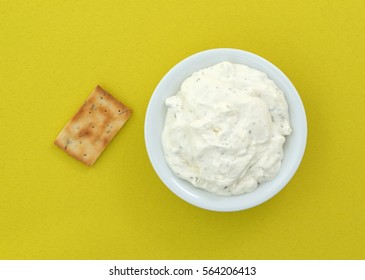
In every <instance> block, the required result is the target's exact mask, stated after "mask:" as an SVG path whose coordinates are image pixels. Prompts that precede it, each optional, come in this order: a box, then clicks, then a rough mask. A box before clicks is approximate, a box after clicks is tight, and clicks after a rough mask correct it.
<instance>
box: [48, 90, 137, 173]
mask: <svg viewBox="0 0 365 280" xmlns="http://www.w3.org/2000/svg"><path fill="white" fill-rule="evenodd" d="M131 113H132V110H131V109H130V108H128V107H127V106H125V105H124V104H123V103H122V102H120V101H118V100H117V99H115V98H114V97H113V96H112V95H111V94H110V93H108V92H106V91H105V90H104V89H102V88H101V87H100V86H97V87H96V88H95V89H94V90H93V92H92V93H91V94H90V96H89V97H88V98H87V99H86V101H85V103H84V104H83V105H82V106H81V108H80V109H79V111H78V112H77V113H76V114H75V115H74V116H73V118H72V119H71V120H70V121H69V122H68V123H67V124H66V125H65V127H64V128H63V129H62V131H61V132H60V134H59V135H58V136H57V138H56V140H55V141H54V143H55V144H56V145H57V146H58V147H60V148H61V149H62V150H64V151H65V152H66V153H68V154H69V155H70V156H72V157H74V158H75V159H77V160H79V161H81V162H83V163H85V164H86V165H88V166H91V165H93V164H94V163H95V161H96V160H97V159H98V157H99V156H100V155H101V153H102V152H103V151H104V149H105V148H106V147H107V146H108V144H109V143H110V141H112V139H113V137H114V136H115V135H116V134H117V133H118V131H119V130H120V129H121V128H122V126H123V125H124V124H125V122H126V121H127V120H128V119H129V117H130V116H131Z"/></svg>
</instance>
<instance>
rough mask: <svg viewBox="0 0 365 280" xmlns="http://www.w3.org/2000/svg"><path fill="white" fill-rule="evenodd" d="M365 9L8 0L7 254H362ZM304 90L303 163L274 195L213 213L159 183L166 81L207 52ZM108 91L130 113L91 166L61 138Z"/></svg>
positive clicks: (1, 201)
mask: <svg viewBox="0 0 365 280" xmlns="http://www.w3.org/2000/svg"><path fill="white" fill-rule="evenodd" d="M364 18H365V2H364V1H354V0H352V1H281V0H276V1H257V0H253V1H216V0H214V1H190V0H184V1H138V0H137V1H83V0H82V1H39V0H34V1H19V0H14V1H6V0H0V86H1V87H0V119H1V125H0V133H1V137H0V258H1V259H364V258H365V238H364V237H365V170H364V167H365V164H364V156H365V153H364V151H365V148H364V134H365V133H364V121H365V117H364V105H365V92H364V88H365V70H364V69H365V20H364ZM221 47H230V48H238V49H242V50H247V51H250V52H253V53H256V54H258V55H260V56H263V57H264V58H266V59H268V60H270V61H271V62H272V63H274V64H275V65H277V66H278V67H279V68H280V69H281V70H282V71H283V72H284V73H285V74H286V75H287V76H288V77H289V78H290V79H291V81H292V82H293V84H294V85H295V86H296V88H297V90H298V91H299V93H300V96H301V98H302V100H303V103H304V106H305V109H306V113H307V118H308V133H309V134H308V143H307V150H306V153H305V156H304V159H303V162H302V164H301V166H300V168H299V170H298V172H297V173H296V175H295V177H294V178H293V179H292V180H291V182H290V183H289V184H288V185H287V186H286V188H284V190H283V191H282V192H280V193H279V194H278V195H277V196H276V197H274V198H273V199H271V200H270V201H268V202H267V203H264V204H262V205H260V206H258V207H255V208H253V209H250V210H246V211H241V212H234V213H217V212H211V211H206V210H202V209H199V208H196V207H194V206H191V205H189V204H188V203H186V202H184V201H182V200H181V199H179V198H178V197H176V196H175V195H174V194H173V193H172V192H170V191H169V189H168V188H166V187H165V186H164V184H163V183H162V182H161V181H160V180H159V178H158V177H157V175H156V174H155V172H154V170H153V169H152V166H151V164H150V162H149V159H148V156H147V153H146V150H145V145H144V134H143V125H144V116H145V112H146V108H147V105H148V102H149V99H150V97H151V94H152V92H153V90H154V88H155V87H156V85H157V84H158V82H159V80H160V79H161V78H162V77H163V75H164V74H165V73H166V72H167V71H168V70H169V69H170V68H171V67H172V66H173V65H175V64H176V63H178V62H179V61H180V60H182V59H183V58H185V57H187V56H189V55H191V54H193V53H196V52H199V51H202V50H206V49H211V48H221ZM97 84H100V85H101V86H102V87H104V88H105V89H106V90H108V91H110V92H111V93H112V94H113V95H114V96H115V97H117V98H118V99H120V100H122V101H123V102H125V103H126V104H127V105H128V106H130V107H132V108H133V110H134V113H133V116H132V118H131V119H130V120H129V121H128V123H127V124H126V125H125V127H123V129H122V130H121V132H120V133H119V134H118V135H117V137H116V138H115V139H114V140H113V142H112V143H111V145H110V146H109V147H108V148H107V150H106V151H105V152H104V153H103V154H102V156H101V157H100V158H99V160H98V161H97V162H96V164H95V166H94V167H92V168H89V167H86V166H85V165H83V164H82V163H80V162H78V161H76V160H74V159H73V158H71V157H69V156H67V155H66V154H65V153H64V152H62V151H61V150H60V149H59V148H57V147H56V146H55V145H54V144H53V140H54V139H55V137H56V136H57V134H58V133H59V131H60V130H61V129H62V127H63V126H64V125H65V123H66V122H67V121H68V120H69V118H70V117H71V116H72V115H73V114H74V113H75V112H76V110H77V109H78V108H79V106H80V105H81V104H82V102H83V101H84V99H85V98H86V97H87V96H88V94H89V93H90V92H91V90H92V89H93V88H94V87H95V86H96V85H97Z"/></svg>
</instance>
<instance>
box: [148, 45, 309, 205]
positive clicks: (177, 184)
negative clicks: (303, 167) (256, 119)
mask: <svg viewBox="0 0 365 280" xmlns="http://www.w3.org/2000/svg"><path fill="white" fill-rule="evenodd" d="M220 56H222V57H227V59H217V62H208V61H210V60H209V59H208V58H210V57H214V58H215V57H220ZM230 57H231V58H232V59H230ZM237 57H239V58H242V59H243V60H245V61H246V63H242V64H246V65H248V66H250V67H253V68H256V69H258V68H260V67H268V68H267V69H270V71H269V72H270V73H268V72H267V71H268V70H267V69H266V71H264V70H261V69H259V70H260V71H262V72H264V73H266V74H267V75H268V76H269V78H270V79H272V80H274V82H275V83H278V81H281V82H282V83H283V84H285V90H284V89H283V88H282V87H279V88H280V89H281V90H282V91H283V92H284V94H285V97H286V99H287V102H288V107H289V109H290V107H291V106H293V104H294V105H295V106H296V112H295V113H296V114H298V115H299V119H298V121H299V122H300V123H301V126H300V128H301V129H300V135H299V136H298V137H299V138H298V137H297V138H298V139H297V141H299V142H298V143H297V149H295V152H296V154H295V157H294V161H293V162H292V163H291V164H290V165H289V166H288V167H287V170H286V176H285V177H283V178H280V180H278V181H277V182H276V183H277V184H276V185H275V186H274V187H272V188H266V190H264V191H261V193H263V195H261V196H260V195H252V194H254V193H255V192H257V190H258V189H259V188H260V187H261V188H262V186H261V185H260V186H259V187H258V188H257V189H256V190H255V191H253V192H251V193H245V194H242V195H237V196H229V197H224V196H223V197H222V196H217V195H215V194H211V193H208V192H207V191H205V190H200V189H198V188H196V187H192V188H193V189H192V190H193V192H195V191H197V192H199V193H202V195H203V196H207V197H209V198H210V199H212V201H213V202H212V203H210V200H208V203H207V201H206V200H203V199H202V198H201V197H199V195H198V196H197V195H196V194H194V193H192V192H191V191H188V190H186V188H185V187H184V185H186V184H190V183H189V182H187V181H184V180H182V179H180V178H178V177H177V176H176V175H175V174H174V173H173V174H172V175H173V178H171V172H172V171H171V170H170V171H169V173H170V177H169V178H167V176H166V174H165V173H164V171H163V170H162V169H163V168H161V166H160V165H159V161H161V160H162V161H163V162H165V167H166V165H167V164H166V161H165V158H164V155H163V154H162V159H159V158H157V157H156V156H155V154H154V150H155V146H154V145H155V143H154V144H152V142H151V141H150V140H151V139H150V138H149V137H150V136H151V135H152V134H153V129H152V128H151V124H153V123H154V122H153V117H154V116H153V110H154V106H155V105H156V102H160V101H159V95H158V93H160V91H161V90H163V88H164V87H165V86H166V83H168V82H169V79H170V77H173V76H174V75H175V76H176V75H179V74H180V73H181V71H182V70H184V69H185V68H186V67H187V66H189V64H190V63H191V62H193V63H194V61H198V62H200V63H203V64H204V63H205V62H206V63H205V64H206V65H207V66H206V67H208V66H210V65H213V64H215V63H218V62H219V61H224V60H227V61H231V62H233V63H236V62H234V61H232V60H236V58H237ZM233 58H234V59H233ZM252 63H253V64H255V63H256V64H257V65H260V67H255V66H252V65H251V64H252ZM202 68H205V67H199V68H197V69H196V70H195V71H197V70H199V69H202ZM192 73H193V72H189V73H185V74H186V75H185V76H184V77H182V78H180V80H181V79H182V80H185V78H187V77H188V76H190V75H191V74H192ZM180 76H181V75H180ZM180 85H181V83H180V84H179V86H180ZM174 92H176V91H174ZM288 96H290V98H291V100H292V101H291V103H290V102H289V101H288ZM293 102H294V103H293ZM164 119H165V118H164V117H163V123H164ZM291 125H292V127H293V123H292V119H291ZM307 129H308V128H307V118H306V113H305V109H304V106H303V102H302V100H301V98H300V96H299V93H298V91H297V90H296V88H295V87H294V85H293V84H292V83H291V81H290V80H289V78H288V77H287V76H286V75H285V74H284V73H283V72H282V71H281V70H280V69H279V68H278V67H276V66H275V65H274V64H272V63H271V62H269V61H268V60H266V59H264V58H263V57H261V56H258V55H256V54H254V53H251V52H248V51H244V50H239V49H233V48H216V49H208V50H204V51H200V52H198V53H195V54H193V55H190V56H188V57H186V58H185V59H183V60H181V61H180V62H178V63H177V64H176V65H174V66H173V67H172V68H171V69H170V70H169V71H168V72H167V73H166V74H165V75H164V76H163V78H162V79H161V80H160V81H159V83H158V84H157V86H156V88H155V90H154V91H153V93H152V96H151V98H150V100H149V103H148V106H147V110H146V114H145V123H144V138H145V146H146V150H147V154H148V157H149V159H150V162H151V164H152V167H153V168H154V170H155V172H156V174H157V175H158V177H159V178H160V180H161V181H162V182H163V183H164V184H165V186H167V187H168V188H169V189H170V191H172V192H173V193H174V194H175V195H177V196H178V197H180V198H181V199H183V200H184V201H186V202H188V203H190V204H192V205H194V206H196V207H199V208H203V209H206V210H211V211H218V212H233V211H241V210H245V209H249V208H252V207H255V206H258V205H260V204H262V203H264V202H266V201H268V200H270V199H271V198H272V197H274V196H275V195H276V194H278V193H279V192H280V191H281V190H282V189H283V188H284V187H285V186H286V185H287V184H288V182H289V181H290V180H291V179H292V178H293V176H294V174H295V173H296V171H297V169H298V168H299V165H300V163H301V161H302V159H303V156H304V152H305V149H306V142H307ZM289 137H291V135H289ZM158 138H159V139H160V138H161V135H159V136H158ZM286 138H287V137H286ZM160 145H161V141H160ZM284 156H285V149H284ZM168 168H169V167H168ZM280 172H281V170H280V171H279V173H280ZM277 176H278V175H277ZM276 179H277V178H274V179H273V180H276ZM273 180H271V181H269V182H265V183H263V184H262V185H264V184H267V183H270V182H272V181H273ZM190 186H191V185H190ZM212 196H213V198H212ZM248 197H249V199H248ZM215 198H216V199H215ZM245 198H246V199H245ZM221 201H225V203H220V202H221ZM227 201H231V202H232V203H227ZM240 201H242V203H239V202H240Z"/></svg>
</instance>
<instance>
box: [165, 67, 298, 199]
mask: <svg viewBox="0 0 365 280" xmlns="http://www.w3.org/2000/svg"><path fill="white" fill-rule="evenodd" d="M166 106H167V114H166V119H165V126H164V129H163V132H162V146H163V150H164V154H165V158H166V161H167V163H168V165H169V166H170V168H171V169H172V170H173V172H174V173H175V174H176V175H177V176H179V177H180V178H182V179H185V180H187V181H189V182H191V183H192V184H193V185H194V186H195V187H198V188H201V189H204V190H207V191H209V192H212V193H215V194H218V195H238V194H242V193H245V192H251V191H253V190H255V189H256V188H257V186H258V183H261V182H264V181H268V180H271V179H273V178H274V177H275V176H276V174H277V173H278V172H279V169H280V166H281V160H282V157H283V144H284V142H285V136H286V135H289V134H290V133H291V128H290V123H289V115H288V105H287V102H286V100H285V97H284V94H283V92H282V91H281V90H280V89H279V88H278V87H277V86H276V84H275V83H274V82H273V81H272V80H270V79H269V78H268V77H267V75H266V74H265V73H263V72H261V71H258V70H256V69H253V68H250V67H248V66H245V65H241V64H232V63H230V62H221V63H218V64H216V65H214V66H211V67H208V68H206V69H202V70H200V71H198V72H195V73H193V74H192V76H190V77H189V78H187V79H186V80H185V81H184V82H183V83H182V85H181V88H180V91H179V92H177V94H176V95H174V96H171V97H169V98H167V99H166Z"/></svg>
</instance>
